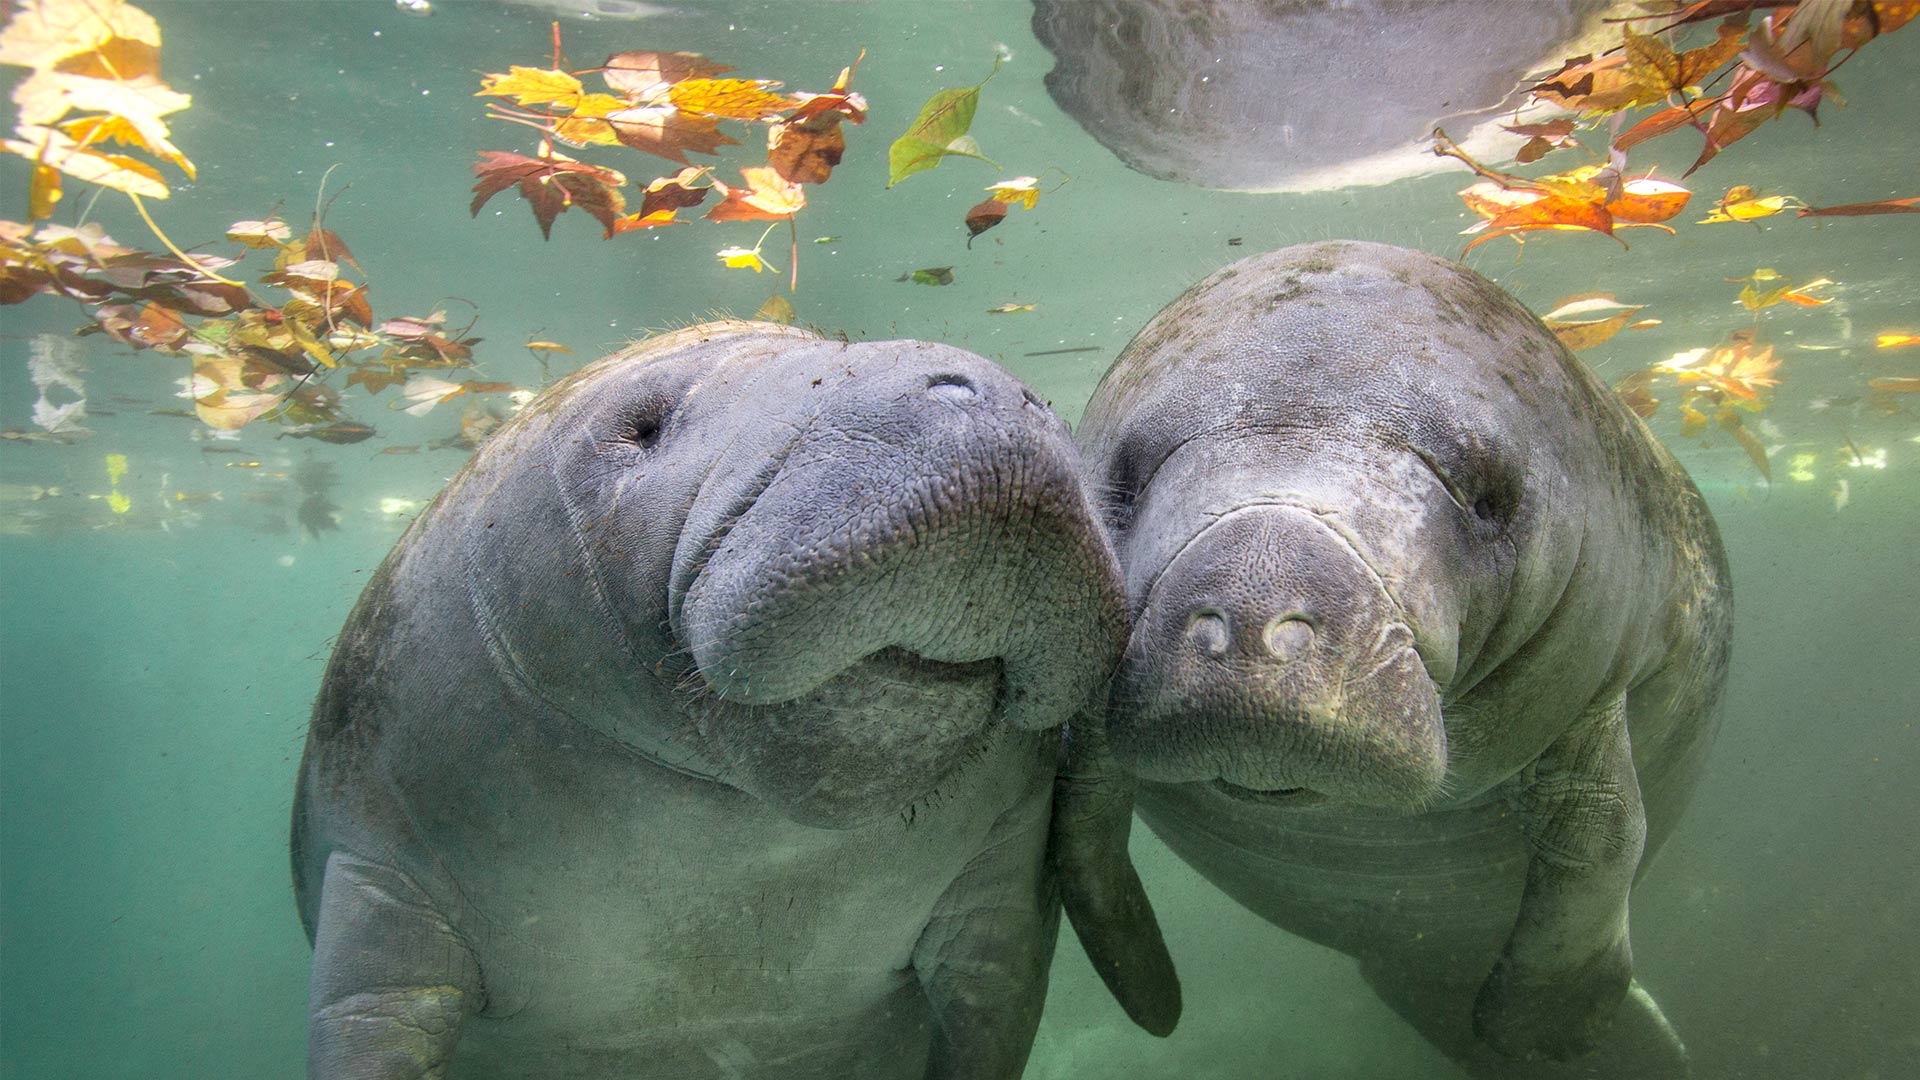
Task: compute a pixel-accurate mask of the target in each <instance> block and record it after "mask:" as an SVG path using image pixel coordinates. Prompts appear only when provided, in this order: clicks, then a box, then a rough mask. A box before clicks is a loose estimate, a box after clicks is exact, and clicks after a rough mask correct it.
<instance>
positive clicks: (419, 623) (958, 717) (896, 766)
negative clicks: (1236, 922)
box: [293, 323, 1125, 1080]
mask: <svg viewBox="0 0 1920 1080" xmlns="http://www.w3.org/2000/svg"><path fill="white" fill-rule="evenodd" d="M1117 573H1118V568H1117V566H1116V565H1115V563H1114V561H1113V557H1112V554H1111V551H1110V549H1109V548H1108V547H1107V545H1106V542H1105V539H1104V537H1103V535H1102V534H1101V532H1100V529H1099V526H1098V524H1097V522H1096V521H1095V520H1094V518H1093V516H1092V509H1091V507H1090V505H1089V503H1088V501H1087V498H1086V496H1085V494H1084V492H1083V489H1082V488H1081V486H1080V481H1079V477H1078V474H1077V461H1076V458H1075V454H1074V450H1073V446H1072V443H1071V441H1070V439H1069V436H1068V435H1067V432H1066V428H1065V426H1064V425H1063V424H1062V423H1061V422H1060V421H1059V420H1058V419H1056V418H1055V417H1054V415H1053V414H1052V412H1050V411H1049V410H1048V409H1047V408H1046V406H1045V405H1043V404H1042V403H1041V402H1040V401H1039V400H1038V399H1036V398H1034V397H1033V395H1031V394H1030V393H1028V392H1027V391H1025V390H1024V389H1023V388H1022V387H1021V386H1020V384H1019V383H1017V382H1016V381H1014V380H1013V379H1012V378H1011V377H1010V376H1008V375H1007V374H1006V373H1004V372H1003V371H1001V370H999V369H998V368H996V367H994V366H993V365H992V364H991V363H989V362H987V361H985V360H982V359H980V358H978V357H975V356H973V355H971V354H968V353H964V352H961V351H959V350H956V349H951V348H946V347H942V346H938V345H928V344H922V343H917V342H899V341H896V342H884V343H878V344H852V345H848V344H844V343H841V342H834V341H824V340H821V339H819V338H816V337H813V336H811V335H808V334H805V333H803V332H800V331H796V330H790V329H787V328H783V327H777V326H768V325H761V324H743V323H732V324H709V325H705V326H700V327H695V328H692V329H690V330H684V331H679V332H676V333H673V334H670V335H667V336H665V337H664V338H658V339H654V340H651V341H647V342H643V343H641V344H639V345H637V346H635V347H632V348H630V349H628V350H626V351H624V352H622V353H619V354H616V355H614V356H612V357H609V358H607V359H605V360H602V361H600V362H599V363H597V364H594V365H592V366H590V367H588V368H586V369H584V370H583V371H581V372H580V373H578V374H576V375H574V376H572V377H570V378H568V379H567V380H565V381H564V382H562V383H561V384H559V385H558V386H556V387H554V388H553V389H551V390H549V391H548V392H546V393H545V394H543V395H542V396H541V397H540V398H539V399H537V400H536V401H535V402H534V403H533V404H531V405H529V406H528V408H527V409H526V410H525V411H524V412H523V413H522V414H521V415H520V416H518V417H517V418H515V419H514V420H513V421H512V422H511V423H509V424H508V425H507V426H506V427H504V428H503V429H502V430H501V431H500V432H499V433H498V434H496V435H495V436H494V437H493V438H492V439H491V440H490V441H489V442H488V443H487V444H486V445H485V446H484V447H483V448H482V450H481V451H480V453H479V454H478V455H477V456H476V457H475V458H474V460H473V461H472V462H471V463H470V464H469V465H468V466H467V468H466V469H464V470H463V471H462V472H461V473H460V475H459V476H457V477H456V478H455V479H454V481H453V483H452V485H451V486H450V487H449V488H448V489H447V491H446V492H445V493H444V494H443V495H441V497H440V498H439V500H438V501H437V502H435V503H434V505H433V507H432V508H431V509H429V510H428V511H427V512H426V513H425V514H424V515H422V517H421V518H420V520H419V521H417V522H415V524H414V525H413V527H412V529H410V530H409V531H408V533H407V535H406V536H405V537H404V538H403V539H402V540H401V541H400V543H399V544H398V546H396V547H395V549H394V551H393V553H392V554H391V555H390V556H389V557H388V559H387V560H386V562H385V564H384V565H383V566H382V567H381V568H380V570H379V572H378V574H377V575H376V576H375V577H374V578H373V580H372V581H371V582H370V583H369V584H368V586H367V589H366V591H365V593H364V595H363V596H362V597H361V599H360V602H359V605H358V606H357V607H356V608H355V609H354V612H353V614H352V616H351V618H349V620H348V622H347V625H346V628H345V629H344V630H343V631H342V633H341V635H340V638H339V642H338V645H337V647H336V649H335V652H334V655H333V659H332V663H331V664H330V666H329V667H328V670H327V675H326V681H325V684H324V686H323V688H322V690H321V693H320V696H319V700H318V702H317V703H316V705H315V708H314V718H313V724H312V729H311V733H310V736H309V740H308V744H307V752H306V758H305V761H304V763H303V765H302V767H301V773H300V790H299V793H298V796H297V800H296V810H295V818H294V829H293V862H294V871H295V878H296V887H297V892H298V897H299V903H300V911H301V916H302V918H303V920H304V921H305V923H306V926H307V928H308V932H309V933H310V934H311V935H312V937H313V941H314V964H313V980H312V989H311V1012H310V1017H311V1028H310V1050H309V1054H310V1063H309V1075H310V1076H313V1077H316V1078H327V1080H344V1078H354V1080H370V1078H375V1077H378V1078H397V1077H454V1078H475V1077H484V1078H500V1077H538V1078H540V1080H576V1078H579V1080H585V1078H614V1077H619V1078H622V1080H630V1078H651V1077H660V1078H670V1080H695V1078H702V1077H726V1078H730V1080H731V1078H779V1080H807V1078H819V1080H847V1078H850V1077H852V1078H885V1080H892V1078H902V1080H905V1078H920V1077H966V1078H1011V1077H1015V1076H1018V1075H1019V1073H1020V1070H1021V1066H1022V1064H1023V1062H1024V1061H1025V1059H1026V1056H1027V1051H1028V1048H1029V1046H1030V1043H1031V1040H1032V1038H1033V1034H1034V1030H1035V1027H1036V1025H1037V1023H1038V1020H1039V1016H1040V1006H1041V1000H1042V997H1043V996H1044V993H1045V988H1046V981H1047V966H1048V961H1049V959H1050V958H1051V955H1052V944H1053V939H1054V931H1055V927H1056V926H1057V912H1058V907H1057V901H1056V900H1055V899H1054V894H1053V889H1052V885H1051V879H1050V877H1049V875H1048V874H1047V872H1046V871H1045V869H1044V868H1045V847H1046V843H1047V829H1048V818H1049V801H1050V793H1051V786H1052V779H1053V776H1054V766H1055V752H1056V745H1057V743H1058V737H1057V732H1056V731H1054V730H1050V729H1054V728H1056V726H1057V725H1059V724H1061V723H1063V722H1064V721H1065V720H1066V719H1067V718H1068V717H1069V716H1070V715H1071V714H1072V713H1073V712H1074V711H1076V710H1084V709H1086V708H1087V707H1088V702H1089V701H1090V700H1092V699H1093V698H1094V697H1095V696H1096V695H1097V694H1098V693H1099V692H1100V688H1101V686H1102V684H1103V683H1104V681H1105V679H1106V678H1107V676H1108V675H1109V673H1110V672H1111V670H1112V664H1113V661H1114V658H1115V657H1117V656H1118V654H1119V650H1120V648H1121V645H1122V643H1123V640H1124V635H1125V628H1124V598H1123V595H1122V593H1121V589H1120V583H1119V579H1118V576H1117Z"/></svg>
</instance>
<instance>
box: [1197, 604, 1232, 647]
mask: <svg viewBox="0 0 1920 1080" xmlns="http://www.w3.org/2000/svg"><path fill="white" fill-rule="evenodd" d="M1187 640H1188V641H1191V642H1193V644H1194V647H1195V648H1197V649H1199V650H1200V651H1201V652H1203V653H1206V654H1207V655H1208V656H1225V655H1226V652H1227V646H1228V644H1229V642H1228V633H1227V620H1226V617H1225V616H1224V615H1221V614H1220V613H1219V612H1218V611H1214V610H1213V609H1211V608H1201V609H1200V610H1199V611H1196V612H1194V613H1193V616H1192V617H1191V618H1189V619H1188V620H1187Z"/></svg>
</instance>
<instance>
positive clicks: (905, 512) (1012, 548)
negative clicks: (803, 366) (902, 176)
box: [674, 349, 1124, 730]
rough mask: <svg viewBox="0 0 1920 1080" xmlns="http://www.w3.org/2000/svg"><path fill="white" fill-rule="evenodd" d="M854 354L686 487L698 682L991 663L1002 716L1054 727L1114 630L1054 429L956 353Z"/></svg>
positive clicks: (681, 585)
mask: <svg viewBox="0 0 1920 1080" xmlns="http://www.w3.org/2000/svg"><path fill="white" fill-rule="evenodd" d="M859 359H861V358H859V357H856V358H855V359H854V360H853V361H851V362H849V363H848V364H845V365H843V377H842V379H841V381H840V383H839V385H838V387H837V390H836V392H835V393H834V394H832V395H831V396H829V397H827V398H824V399H823V403H822V405H821V407H819V408H818V409H815V410H813V411H811V412H809V413H807V414H806V415H804V416H800V417H795V418H793V419H792V420H791V421H790V423H789V425H788V426H787V427H786V428H785V429H784V432H783V433H782V434H781V435H780V436H779V438H778V440H777V441H776V442H774V443H772V444H770V445H769V446H768V447H767V450H766V453H765V454H763V455H759V456H757V457H756V458H755V459H754V460H752V461H740V462H737V463H734V464H730V465H728V466H727V467H726V468H723V469H721V470H718V471H717V472H716V474H715V475H714V476H713V477H711V478H709V480H708V481H707V482H706V483H705V484H703V489H702V492H701V494H700V497H699V499H698V500H697V501H696V503H695V505H694V509H693V512H692V514H691V515H690V517H689V527H688V529H687V531H686V534H685V535H684V537H683V539H682V543H681V548H680V551H679V552H678V553H677V554H676V560H675V562H676V565H675V575H674V576H675V581H676V591H677V592H678V595H679V602H678V604H677V608H676V610H677V624H678V625H677V630H678V633H679V635H680V637H681V639H682V640H683V641H684V642H685V644H686V647H687V650H688V652H689V654H690V655H691V657H692V659H693V661H694V664H695V665H696V666H697V668H698V671H699V674H700V676H701V678H702V679H703V680H704V681H705V683H706V685H707V686H708V687H709V688H710V689H711V690H712V691H713V693H715V694H716V695H718V696H719V697H720V698H721V699H723V700H725V701H728V702H732V703H736V704H740V705H748V706H773V705H785V704H789V703H799V702H801V701H802V699H804V698H806V697H807V696H808V695H810V694H817V693H821V692H829V693H830V692H832V687H833V685H834V684H835V681H836V679H841V677H842V676H844V675H845V673H847V672H848V671H849V670H851V669H854V668H856V667H857V666H861V665H864V666H865V667H867V668H872V669H873V670H872V672H870V674H872V675H874V676H877V677H878V678H879V679H880V680H881V681H883V682H888V683H893V684H899V683H901V682H903V681H907V682H912V681H923V678H924V679H931V680H932V681H934V682H936V683H940V682H955V681H956V680H955V679H953V678H950V676H953V675H955V674H956V670H957V671H958V672H959V673H963V674H967V675H968V676H969V677H970V678H972V677H975V676H977V677H978V678H977V679H975V680H974V681H976V682H977V681H978V679H985V678H988V676H989V675H991V678H992V681H993V686H994V695H993V704H995V705H996V706H997V713H998V716H999V717H1000V718H1001V719H1003V720H1004V721H1005V722H1006V723H1007V724H1008V725H1010V726H1012V727H1015V728H1023V729H1028V730H1034V729H1040V728H1046V727H1051V726H1054V725H1057V724H1059V723H1061V722H1063V721H1065V720H1066V719H1067V717H1068V716H1069V715H1070V714H1071V713H1072V711H1073V710H1074V709H1075V708H1078V707H1081V706H1083V705H1084V704H1085V703H1086V702H1087V700H1088V699H1089V698H1090V697H1091V696H1092V695H1093V694H1094V693H1095V692H1096V690H1097V689H1098V687H1099V685H1100V683H1101V681H1102V680H1103V679H1104V678H1105V676H1106V674H1107V670H1108V667H1109V666H1110V664H1111V659H1112V657H1113V656H1114V655H1115V654H1116V653H1117V651H1118V647H1119V642H1120V641H1121V640H1122V635H1123V634H1124V629H1123V622H1124V603H1123V601H1122V599H1121V595H1120V585H1119V579H1118V567H1117V564H1116V563H1115V561H1114V558H1113V555H1112V553H1111V549H1110V548H1109V547H1108V546H1107V544H1106V541H1105V539H1104V537H1103V536H1102V535H1101V533H1100V531H1099V527H1098V525H1097V523H1096V521H1095V520H1094V516H1093V513H1092V510H1091V507H1090V506H1089V504H1088V503H1087V500H1086V496H1085V494H1084V491H1083V489H1082V487H1081V485H1080V481H1079V479H1078V474H1077V459H1076V458H1075V456H1074V451H1073V447H1072V443H1071V441H1070V438H1069V436H1068V434H1067V431H1066V428H1065V426H1064V425H1063V424H1062V423H1061V422H1060V421H1059V420H1058V419H1057V418H1056V417H1055V416H1054V415H1053V413H1052V411H1051V410H1049V409H1048V408H1047V407H1046V406H1045V405H1044V404H1043V403H1042V402H1040V401H1039V400H1038V399H1037V398H1035V397H1034V396H1033V395H1032V394H1031V393H1030V392H1029V391H1027V390H1026V389H1025V388H1024V387H1022V386H1021V385H1020V384H1019V382H1017V381H1016V380H1015V379H1013V377H1012V376H1010V375H1008V374H1006V373H1005V372H1003V371H1001V370H999V369H998V368H996V367H994V366H993V365H992V364H990V363H989V362H987V361H985V360H982V359H980V358H978V357H974V356H972V355H970V354H967V353H963V352H960V351H959V350H951V349H924V350H922V351H921V352H920V353H918V354H916V355H914V357H913V362H910V363H908V362H897V363H866V364H862V363H859V362H858V361H859ZM949 668H951V669H956V670H948V669H949ZM842 681H844V680H843V679H842ZM961 681H964V680H961ZM972 699H973V696H972V695H968V700H969V701H971V700H972Z"/></svg>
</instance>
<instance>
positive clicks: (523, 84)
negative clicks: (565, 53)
mask: <svg viewBox="0 0 1920 1080" xmlns="http://www.w3.org/2000/svg"><path fill="white" fill-rule="evenodd" d="M584 89H585V87H583V86H581V85H580V80H579V79H576V78H574V77H573V76H571V75H569V74H567V73H566V72H564V71H555V70H551V69H542V68H530V67H521V66H519V65H518V64H515V65H514V66H513V67H511V68H509V69H507V73H506V74H505V75H499V74H490V75H486V76H483V77H482V78H481V80H480V91H479V93H476V94H474V95H473V96H474V97H505V98H512V99H513V100H514V101H516V102H519V103H520V104H522V105H546V104H551V103H553V102H561V103H566V102H571V101H573V100H576V99H578V98H579V97H580V92H581V91H582V90H584ZM602 96H605V95H602Z"/></svg>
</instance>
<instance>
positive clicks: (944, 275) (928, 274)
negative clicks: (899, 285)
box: [895, 266, 953, 285]
mask: <svg viewBox="0 0 1920 1080" xmlns="http://www.w3.org/2000/svg"><path fill="white" fill-rule="evenodd" d="M895 280H897V281H911V282H913V283H914V284H915V285H951V284H953V267H951V266H930V267H927V268H926V269H924V270H915V271H914V272H912V273H911V274H901V275H900V276H899V277H898V278H896V279H895Z"/></svg>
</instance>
